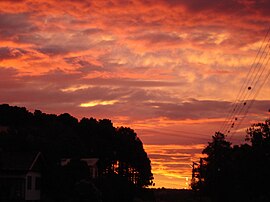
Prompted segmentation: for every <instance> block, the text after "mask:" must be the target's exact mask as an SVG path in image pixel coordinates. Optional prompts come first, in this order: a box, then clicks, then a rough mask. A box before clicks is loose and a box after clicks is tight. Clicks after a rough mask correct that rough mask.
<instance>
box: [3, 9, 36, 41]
mask: <svg viewBox="0 0 270 202" xmlns="http://www.w3.org/2000/svg"><path fill="white" fill-rule="evenodd" d="M30 16H31V14H30V13H19V14H10V13H2V14H0V36H1V38H2V39H3V38H9V39H11V38H13V37H14V36H18V35H23V34H31V33H32V32H35V31H37V30H39V28H38V27H37V26H35V25H34V24H33V23H32V22H31V21H30Z"/></svg>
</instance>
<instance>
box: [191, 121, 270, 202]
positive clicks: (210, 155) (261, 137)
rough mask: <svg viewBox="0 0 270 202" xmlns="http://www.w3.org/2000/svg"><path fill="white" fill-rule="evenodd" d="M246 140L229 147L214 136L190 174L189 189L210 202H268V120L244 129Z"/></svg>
mask: <svg viewBox="0 0 270 202" xmlns="http://www.w3.org/2000/svg"><path fill="white" fill-rule="evenodd" d="M246 140H247V141H248V142H247V144H242V145H235V146H233V147H232V146H231V143H230V142H228V141H227V140H226V139H225V136H224V135H223V134H221V133H216V134H215V135H214V136H213V139H212V142H209V143H208V146H207V147H206V148H205V149H204V150H203V153H204V154H206V155H207V157H206V158H203V159H201V162H200V163H199V164H198V166H197V167H196V168H194V170H193V172H194V173H197V174H194V176H193V181H192V188H193V189H195V190H199V191H200V192H201V193H202V194H206V195H209V196H211V198H212V199H213V201H252V202H253V201H254V202H255V201H270V190H269V187H268V185H267V184H268V182H269V180H270V172H269V170H270V120H266V121H265V123H258V124H254V125H252V126H251V127H250V128H249V129H247V136H246Z"/></svg>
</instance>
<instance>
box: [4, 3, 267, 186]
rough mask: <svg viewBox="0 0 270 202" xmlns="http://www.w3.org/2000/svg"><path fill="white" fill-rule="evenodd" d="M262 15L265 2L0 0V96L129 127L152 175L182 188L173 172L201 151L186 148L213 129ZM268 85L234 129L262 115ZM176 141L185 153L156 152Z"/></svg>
mask: <svg viewBox="0 0 270 202" xmlns="http://www.w3.org/2000/svg"><path fill="white" fill-rule="evenodd" d="M269 13H270V5H269V3H268V2H267V1H263V0H260V1H253V0H229V1H213V0H207V1H203V2H202V1H195V0H190V1H184V0H177V1H176V0H166V1H165V0H157V1H155V2H153V1H149V0H130V1H123V0H108V1H91V0H85V1H73V0H72V1H71V0H65V1H56V0H46V1H45V0H40V1H35V0H16V1H14V0H4V1H1V2H0V77H1V79H0V100H1V102H2V103H9V104H11V105H19V106H25V107H27V108H29V109H30V110H34V109H41V110H43V111H44V112H47V113H58V114H59V113H63V112H68V113H71V114H72V115H74V116H76V117H78V118H82V117H84V116H86V117H90V116H93V117H96V118H109V119H112V121H113V122H114V123H115V124H116V125H117V126H120V125H125V126H130V127H133V128H134V129H135V130H136V131H137V133H138V135H139V136H140V138H141V139H142V140H143V142H144V143H145V144H146V145H149V146H147V150H148V153H149V155H150V157H151V158H152V159H153V168H154V173H155V175H156V176H158V177H157V181H159V179H160V181H163V182H164V183H165V184H166V186H167V187H175V186H176V184H178V185H179V187H185V186H186V184H185V183H186V182H185V180H184V181H183V180H182V181H181V182H179V177H177V176H176V175H179V176H181V177H183V178H181V179H185V177H190V176H186V175H188V174H187V173H188V172H187V170H185V169H187V167H185V166H186V165H187V164H189V163H190V161H191V156H192V155H193V154H194V156H196V155H197V154H196V155H195V153H196V152H197V153H198V152H200V151H199V150H198V149H194V148H193V146H192V145H201V144H205V143H206V142H207V141H208V140H210V137H211V135H212V134H213V133H214V131H216V130H219V129H220V126H221V125H222V123H223V121H224V119H225V118H226V116H227V113H228V110H229V109H230V108H231V107H232V103H233V102H234V100H235V96H236V95H237V92H238V90H239V89H240V87H241V85H242V83H243V81H244V79H245V77H246V74H247V72H248V70H249V67H250V65H251V64H252V62H253V59H254V57H255V55H256V53H257V50H258V48H259V47H260V44H261V42H262V40H263V38H264V35H265V33H266V31H267V29H268V26H269V22H270V16H269ZM265 86H266V87H265V88H264V89H263V91H262V93H261V94H259V96H258V101H257V102H255V104H254V106H253V108H252V109H251V111H250V115H249V116H248V118H249V119H246V121H244V122H243V123H242V125H241V126H240V127H239V131H240V132H241V131H243V129H244V128H245V127H246V126H248V125H250V124H251V123H252V122H254V121H262V120H263V119H265V118H267V116H268V115H267V111H268V108H269V105H268V103H269V100H270V88H269V87H268V86H269V85H265ZM237 138H238V139H241V138H242V137H241V138H239V137H237ZM237 138H236V139H237ZM175 144H177V145H191V146H190V151H185V153H183V151H182V150H181V149H179V150H177V151H176V150H175V151H174V152H175V155H176V156H171V153H170V152H168V153H170V155H167V153H166V155H165V154H164V155H157V154H156V153H157V152H156V150H159V149H161V148H160V147H159V146H158V145H168V147H170V146H169V145H175ZM150 145H151V146H150ZM176 147H177V146H176ZM191 154H192V155H191ZM172 159H174V160H175V162H176V161H177V162H179V163H176V164H172V163H171V162H172ZM166 164H167V165H168V166H166ZM159 165H162V166H163V168H164V170H163V171H162V172H160V171H159V170H158V166H159ZM166 172H167V173H166ZM184 172H185V175H184V174H183V173H184ZM168 176H169V177H171V178H172V179H173V180H171V182H172V183H171V185H170V184H168V181H167V182H165V181H166V180H168V178H167V177H168ZM164 180H165V181H164ZM178 182H179V183H178ZM165 184H163V185H164V186H165ZM157 185H158V186H163V185H162V183H158V182H157ZM179 187H178V188H179Z"/></svg>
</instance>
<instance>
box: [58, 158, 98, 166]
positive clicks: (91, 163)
mask: <svg viewBox="0 0 270 202" xmlns="http://www.w3.org/2000/svg"><path fill="white" fill-rule="evenodd" d="M70 160H71V159H70V158H65V159H61V162H60V163H61V165H62V166H65V165H67V164H68V163H69V162H70ZM80 160H81V161H84V162H86V163H87V165H88V166H95V165H96V164H97V162H98V158H82V159H80Z"/></svg>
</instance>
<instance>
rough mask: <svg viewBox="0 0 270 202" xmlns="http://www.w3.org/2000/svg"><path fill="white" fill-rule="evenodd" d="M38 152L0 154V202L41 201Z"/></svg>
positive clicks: (40, 159)
mask: <svg viewBox="0 0 270 202" xmlns="http://www.w3.org/2000/svg"><path fill="white" fill-rule="evenodd" d="M43 165H44V160H43V157H42V155H41V153H40V152H3V151H2V152H0V201H5V202H6V201H7V202H8V201H14V202H15V201H16V202H23V201H29V202H37V201H40V200H41V177H42V174H41V169H42V166H43Z"/></svg>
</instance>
